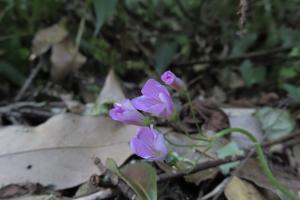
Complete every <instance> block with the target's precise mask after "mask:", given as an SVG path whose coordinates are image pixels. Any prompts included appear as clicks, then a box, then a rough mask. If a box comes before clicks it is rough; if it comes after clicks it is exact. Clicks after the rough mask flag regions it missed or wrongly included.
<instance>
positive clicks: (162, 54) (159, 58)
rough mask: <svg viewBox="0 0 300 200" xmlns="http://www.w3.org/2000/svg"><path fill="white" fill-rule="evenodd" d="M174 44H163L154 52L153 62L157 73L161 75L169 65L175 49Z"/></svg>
mask: <svg viewBox="0 0 300 200" xmlns="http://www.w3.org/2000/svg"><path fill="white" fill-rule="evenodd" d="M177 46H178V45H177V43H176V42H170V41H167V42H163V43H161V44H159V45H158V46H157V48H156V50H155V54H154V62H155V68H156V70H157V72H158V73H162V72H163V71H164V70H165V69H166V68H167V67H168V65H169V64H170V63H171V61H172V58H173V55H174V54H175V51H176V49H177Z"/></svg>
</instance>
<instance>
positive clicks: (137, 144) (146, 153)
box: [130, 137, 155, 159]
mask: <svg viewBox="0 0 300 200" xmlns="http://www.w3.org/2000/svg"><path fill="white" fill-rule="evenodd" d="M130 147H131V150H132V152H133V153H134V154H136V155H138V156H140V157H142V158H145V159H149V158H152V157H154V156H155V154H154V152H153V151H152V149H151V148H150V147H149V146H148V145H147V144H145V142H143V141H142V140H139V139H138V138H136V137H134V138H132V139H131V141H130Z"/></svg>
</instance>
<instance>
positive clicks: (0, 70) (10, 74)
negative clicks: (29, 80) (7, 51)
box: [0, 62, 26, 86]
mask: <svg viewBox="0 0 300 200" xmlns="http://www.w3.org/2000/svg"><path fill="white" fill-rule="evenodd" d="M0 75H2V76H3V77H5V78H7V79H8V80H10V81H11V82H13V83H14V84H16V85H18V86H22V84H23V82H24V81H25V79H26V77H25V76H24V75H23V74H22V73H21V72H19V71H18V70H17V69H16V68H15V67H14V66H12V65H10V64H9V63H6V62H0Z"/></svg>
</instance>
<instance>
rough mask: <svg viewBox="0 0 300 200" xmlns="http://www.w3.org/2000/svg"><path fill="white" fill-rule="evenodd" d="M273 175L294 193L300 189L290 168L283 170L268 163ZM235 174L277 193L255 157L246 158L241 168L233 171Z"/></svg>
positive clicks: (299, 183) (298, 182)
mask: <svg viewBox="0 0 300 200" xmlns="http://www.w3.org/2000/svg"><path fill="white" fill-rule="evenodd" d="M269 166H270V167H271V170H272V172H273V174H274V176H275V177H276V178H277V179H278V180H279V182H281V183H282V184H283V185H284V186H285V187H286V188H289V190H291V191H294V192H295V193H296V194H297V193H298V191H300V181H299V179H298V178H297V177H296V176H295V175H294V174H292V173H291V170H288V171H287V170H284V169H283V168H282V167H280V166H278V167H275V166H273V165H271V164H269ZM235 175H236V176H238V177H241V178H243V179H246V180H248V181H251V182H253V183H255V184H256V185H257V186H259V187H262V188H264V189H267V190H269V191H272V193H273V194H276V195H278V190H277V189H276V188H274V187H273V186H272V184H271V183H270V181H269V180H268V178H267V176H266V175H265V174H264V172H263V171H262V169H261V168H260V164H259V162H258V161H257V160H255V159H248V160H247V161H246V162H245V163H244V164H243V166H242V167H241V168H239V170H238V171H237V172H236V173H235Z"/></svg>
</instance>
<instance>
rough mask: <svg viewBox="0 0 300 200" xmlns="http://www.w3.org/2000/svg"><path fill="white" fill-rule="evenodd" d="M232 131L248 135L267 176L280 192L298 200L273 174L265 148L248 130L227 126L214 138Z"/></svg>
mask: <svg viewBox="0 0 300 200" xmlns="http://www.w3.org/2000/svg"><path fill="white" fill-rule="evenodd" d="M232 132H237V133H240V134H242V135H244V136H246V137H247V138H248V139H249V140H251V142H253V143H254V145H255V150H256V153H257V156H258V160H259V162H260V165H261V168H262V170H263V171H264V173H265V174H266V176H267V177H268V178H269V180H270V182H271V184H272V185H273V186H274V187H276V188H277V189H278V190H279V191H280V192H282V193H283V194H284V195H285V196H287V197H288V198H289V199H291V200H298V199H299V198H298V197H297V196H296V195H295V194H294V193H293V192H291V191H289V190H288V189H287V188H286V187H285V186H284V185H282V184H281V183H280V182H279V181H278V180H277V179H276V178H275V176H274V175H273V173H272V171H271V170H270V168H269V165H268V163H267V160H266V158H265V155H264V153H263V150H262V148H261V146H260V144H259V143H258V141H257V139H256V138H255V137H254V136H253V135H252V134H251V133H249V132H248V131H246V130H244V129H241V128H227V129H224V130H222V131H220V132H217V133H216V134H215V135H214V136H213V138H212V140H213V141H216V140H217V139H219V138H222V137H224V136H225V135H228V134H230V133H232Z"/></svg>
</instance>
